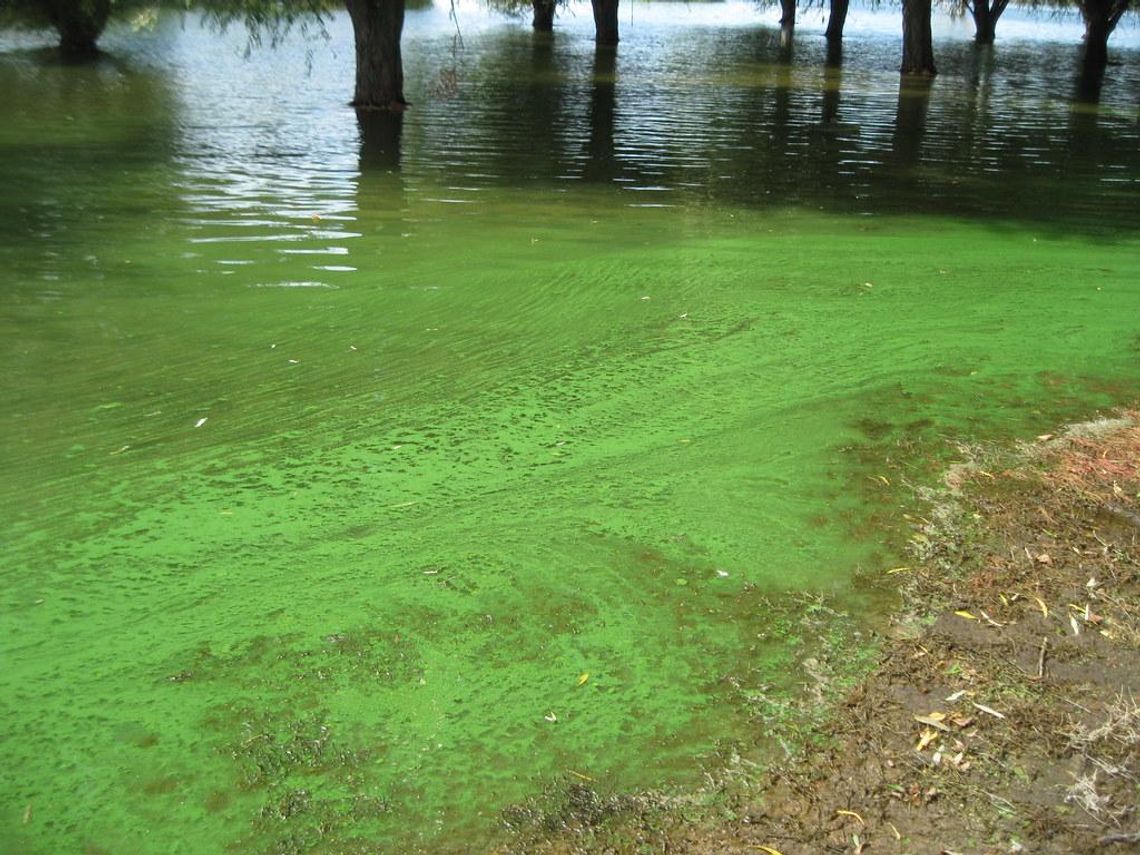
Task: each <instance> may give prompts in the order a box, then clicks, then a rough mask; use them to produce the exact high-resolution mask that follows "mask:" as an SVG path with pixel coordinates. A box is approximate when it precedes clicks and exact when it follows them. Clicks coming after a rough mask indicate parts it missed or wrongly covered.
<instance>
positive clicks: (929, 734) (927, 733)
mask: <svg viewBox="0 0 1140 855" xmlns="http://www.w3.org/2000/svg"><path fill="white" fill-rule="evenodd" d="M937 738H938V731H937V730H931V729H930V728H927V729H926V730H924V731H923V732H922V738H920V739H919V740H918V745H916V746H914V750H915V751H922V750H923V749H925V748H926V747H927V746H928V745H930V743H932V742H933V741H934V740H936V739H937Z"/></svg>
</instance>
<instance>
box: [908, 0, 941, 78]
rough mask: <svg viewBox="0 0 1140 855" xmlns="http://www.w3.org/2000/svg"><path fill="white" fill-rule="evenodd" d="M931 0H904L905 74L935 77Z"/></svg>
mask: <svg viewBox="0 0 1140 855" xmlns="http://www.w3.org/2000/svg"><path fill="white" fill-rule="evenodd" d="M930 3H931V0H903V4H902V7H903V58H902V67H901V68H900V69H899V71H901V72H902V73H903V74H921V75H924V76H926V77H933V76H934V75H935V74H937V73H938V71H937V69H936V68H935V67H934V40H933V38H932V37H931V34H930Z"/></svg>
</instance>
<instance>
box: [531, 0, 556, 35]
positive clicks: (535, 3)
mask: <svg viewBox="0 0 1140 855" xmlns="http://www.w3.org/2000/svg"><path fill="white" fill-rule="evenodd" d="M531 5H532V7H533V8H534V21H533V22H532V23H533V26H534V28H535V30H537V31H538V32H540V33H552V32H554V0H532V3H531Z"/></svg>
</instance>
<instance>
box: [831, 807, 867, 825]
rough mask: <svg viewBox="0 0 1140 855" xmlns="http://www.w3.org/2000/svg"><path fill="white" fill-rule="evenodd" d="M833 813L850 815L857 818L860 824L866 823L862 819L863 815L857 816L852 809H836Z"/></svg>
mask: <svg viewBox="0 0 1140 855" xmlns="http://www.w3.org/2000/svg"><path fill="white" fill-rule="evenodd" d="M835 815H836V816H852V817H855V819H857V820H859V824H860V825H866V824H867V823H866V822H864V821H863V817H861V816H859V814H857V813H855V811H853V810H837V811H836V812H835Z"/></svg>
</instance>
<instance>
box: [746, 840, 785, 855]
mask: <svg viewBox="0 0 1140 855" xmlns="http://www.w3.org/2000/svg"><path fill="white" fill-rule="evenodd" d="M752 845H753V846H755V847H756V848H757V849H759V850H760V851H761V852H767V853H768V855H784V853H783V852H781V851H780V850H779V849H773V848H772V847H771V846H761V845H759V844H758V843H754V844H752Z"/></svg>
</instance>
